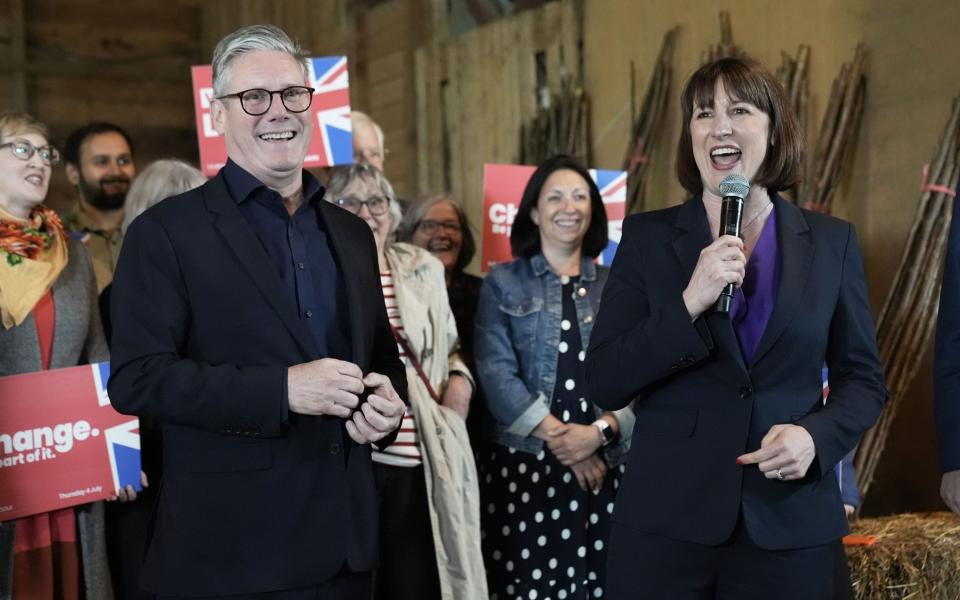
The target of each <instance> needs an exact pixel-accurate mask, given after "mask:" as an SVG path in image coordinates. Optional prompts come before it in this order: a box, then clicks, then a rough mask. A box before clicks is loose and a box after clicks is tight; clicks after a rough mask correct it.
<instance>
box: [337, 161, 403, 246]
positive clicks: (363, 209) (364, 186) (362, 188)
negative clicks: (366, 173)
mask: <svg viewBox="0 0 960 600" xmlns="http://www.w3.org/2000/svg"><path fill="white" fill-rule="evenodd" d="M350 196H352V197H354V198H356V199H358V200H360V201H361V202H366V201H367V200H370V199H371V198H373V197H374V196H377V197H380V198H383V197H384V196H385V195H384V193H383V190H381V189H380V187H379V186H378V185H377V183H376V181H374V180H373V179H367V178H361V177H358V178H354V179H353V180H352V181H351V182H350V183H349V184H347V186H346V187H345V188H343V191H342V192H340V193H339V194H337V197H338V198H348V197H350ZM388 202H392V200H388ZM356 215H357V216H358V217H360V218H361V219H363V220H364V221H366V222H367V225H369V226H370V230H371V231H372V232H373V239H374V241H375V242H376V243H377V250H379V251H380V253H381V254H382V253H383V249H384V248H385V247H386V244H387V238H388V237H390V226H391V222H390V219H391V217H390V211H389V210H386V211H384V213H383V214H382V215H374V214H371V213H370V208H369V206H367V204H362V205H361V206H360V211H359V212H357V213H356Z"/></svg>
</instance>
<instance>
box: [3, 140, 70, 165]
mask: <svg viewBox="0 0 960 600" xmlns="http://www.w3.org/2000/svg"><path fill="white" fill-rule="evenodd" d="M0 148H10V152H11V153H12V154H13V155H14V156H15V157H17V158H19V159H20V160H30V159H31V158H33V153H34V152H36V153H37V154H39V155H40V160H42V161H43V162H45V163H47V164H48V165H50V166H51V167H52V166H53V165H55V164H57V163H59V162H60V152H59V151H58V150H57V149H56V148H54V147H53V146H52V145H50V144H48V145H46V146H34V145H33V144H31V143H30V142H28V141H27V140H14V141H12V142H7V143H5V144H0Z"/></svg>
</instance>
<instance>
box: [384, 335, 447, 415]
mask: <svg viewBox="0 0 960 600" xmlns="http://www.w3.org/2000/svg"><path fill="white" fill-rule="evenodd" d="M390 329H392V330H393V337H395V338H397V343H398V344H400V346H401V347H402V348H403V351H404V353H406V355H407V358H408V359H409V360H410V364H412V365H413V368H414V369H416V371H417V375H419V376H420V380H421V381H423V385H425V386H427V393H429V394H430V397H431V398H433V401H434V402H436V403H437V404H439V403H440V395H439V394H437V392H436V390H434V389H433V385H432V384H431V383H430V378H429V377H427V374H426V373H424V372H423V366H421V365H420V361H418V360H417V355H416V354H414V352H413V348H411V347H410V342H409V341H408V340H407V336H405V335H404V334H403V333H401V331H400V330H399V329H397V328H396V327H395V326H393V325H390Z"/></svg>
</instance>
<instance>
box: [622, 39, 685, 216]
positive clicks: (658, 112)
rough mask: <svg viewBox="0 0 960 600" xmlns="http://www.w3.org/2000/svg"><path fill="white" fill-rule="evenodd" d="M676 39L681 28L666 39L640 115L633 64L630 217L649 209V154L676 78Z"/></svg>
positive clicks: (627, 161) (625, 162)
mask: <svg viewBox="0 0 960 600" xmlns="http://www.w3.org/2000/svg"><path fill="white" fill-rule="evenodd" d="M676 35H677V28H676V27H674V28H673V29H671V30H669V31H667V33H666V34H665V35H664V36H663V43H662V44H661V45H660V53H659V54H658V55H657V60H656V63H655V64H654V67H653V72H652V73H651V75H650V82H649V83H648V84H647V91H646V93H645V94H644V96H643V102H642V104H641V105H640V112H637V111H636V110H635V108H634V105H633V102H634V98H636V91H635V89H636V79H635V73H634V64H633V61H631V62H630V114H631V115H635V118H634V121H633V127H632V128H631V135H630V141H629V143H628V144H627V154H626V157H624V159H623V169H624V170H625V171H626V172H627V214H632V213H635V212H642V211H644V210H646V209H647V205H646V204H647V203H646V195H645V190H646V185H645V183H646V176H647V173H648V172H649V169H648V167H649V165H650V155H649V152H650V149H651V148H652V147H653V145H654V144H655V143H656V141H657V139H658V138H659V136H660V131H661V129H662V128H663V121H664V113H665V112H666V109H667V100H668V97H669V95H670V81H671V79H672V77H673V42H674V39H675V38H676Z"/></svg>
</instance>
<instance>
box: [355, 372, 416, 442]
mask: <svg viewBox="0 0 960 600" xmlns="http://www.w3.org/2000/svg"><path fill="white" fill-rule="evenodd" d="M362 383H363V385H365V386H366V387H368V388H371V391H370V395H369V396H367V400H366V402H364V403H363V404H362V405H361V406H360V409H359V410H357V411H355V412H354V413H353V416H351V417H350V420H348V421H347V423H346V428H347V433H348V434H349V435H350V438H351V439H352V440H353V441H355V442H356V443H358V444H369V443H370V442H377V441H379V440H381V439H383V438H384V437H386V436H387V434H389V433H390V432H392V431H393V430H394V429H396V428H397V427H399V426H400V421H401V419H403V413H404V412H405V411H406V405H404V403H403V400H401V399H400V396H399V395H398V394H397V392H396V390H394V389H393V384H392V383H390V378H389V377H387V376H386V375H381V374H379V373H370V374H369V375H367V376H366V377H364V378H363V382H362Z"/></svg>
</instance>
